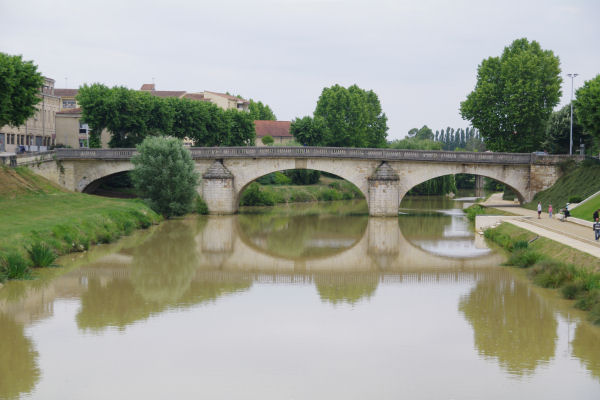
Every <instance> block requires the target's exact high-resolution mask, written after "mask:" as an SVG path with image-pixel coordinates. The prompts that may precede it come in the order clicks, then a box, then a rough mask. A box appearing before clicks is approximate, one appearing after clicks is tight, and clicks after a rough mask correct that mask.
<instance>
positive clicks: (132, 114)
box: [77, 83, 256, 147]
mask: <svg viewBox="0 0 600 400" xmlns="http://www.w3.org/2000/svg"><path fill="white" fill-rule="evenodd" d="M77 101H78V102H79V104H80V105H81V108H82V118H83V120H84V121H85V122H87V123H88V124H89V125H90V128H91V130H92V142H93V141H96V142H98V143H99V140H97V137H98V135H99V133H100V132H102V130H103V129H107V130H108V131H110V133H111V139H110V142H109V146H110V147H133V146H135V145H137V144H139V143H141V142H142V141H143V140H144V138H146V137H148V136H158V135H169V136H174V137H177V138H180V139H183V138H186V137H187V138H190V139H192V140H193V141H194V145H196V146H249V145H253V144H254V139H255V137H256V133H255V130H254V123H253V119H252V117H251V116H250V115H249V114H248V113H245V112H239V111H237V110H227V111H224V110H222V109H220V108H219V107H217V106H216V105H214V104H211V103H206V102H199V101H193V100H189V99H178V98H166V99H164V98H160V97H155V96H152V95H151V94H150V93H146V92H140V91H136V90H130V89H127V88H124V87H113V88H108V87H106V86H104V85H101V84H97V83H96V84H93V85H89V86H88V85H84V86H83V87H81V88H80V90H79V94H78V96H77Z"/></svg>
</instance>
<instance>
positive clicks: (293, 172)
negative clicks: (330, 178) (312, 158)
mask: <svg viewBox="0 0 600 400" xmlns="http://www.w3.org/2000/svg"><path fill="white" fill-rule="evenodd" d="M285 174H286V175H287V176H288V177H289V178H290V179H291V180H292V184H294V185H313V184H315V183H317V182H319V179H320V178H321V173H320V172H319V171H314V170H312V169H290V170H287V171H285Z"/></svg>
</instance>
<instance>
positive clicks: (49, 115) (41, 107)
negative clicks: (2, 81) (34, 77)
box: [0, 91, 60, 152]
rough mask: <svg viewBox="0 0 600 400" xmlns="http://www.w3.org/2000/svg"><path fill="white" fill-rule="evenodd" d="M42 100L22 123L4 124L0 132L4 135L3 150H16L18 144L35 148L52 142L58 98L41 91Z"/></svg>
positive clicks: (58, 106) (58, 103)
mask: <svg viewBox="0 0 600 400" xmlns="http://www.w3.org/2000/svg"><path fill="white" fill-rule="evenodd" d="M40 95H41V97H42V101H40V102H39V103H38V104H36V105H35V108H36V110H37V111H36V112H35V114H34V115H33V116H32V117H31V118H29V119H28V120H27V121H25V124H24V125H21V126H17V127H13V126H9V125H5V126H3V127H1V128H0V132H1V133H4V136H5V151H7V152H17V150H18V149H19V146H25V147H26V148H29V147H30V146H33V147H34V148H35V149H36V150H37V146H38V145H40V146H42V147H43V148H45V147H48V146H51V145H53V144H54V140H55V135H56V124H55V115H56V113H57V112H58V111H59V109H60V99H59V98H58V97H56V96H54V95H52V94H51V91H49V92H42V93H41V94H40Z"/></svg>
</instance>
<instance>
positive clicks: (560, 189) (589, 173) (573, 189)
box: [523, 159, 600, 219]
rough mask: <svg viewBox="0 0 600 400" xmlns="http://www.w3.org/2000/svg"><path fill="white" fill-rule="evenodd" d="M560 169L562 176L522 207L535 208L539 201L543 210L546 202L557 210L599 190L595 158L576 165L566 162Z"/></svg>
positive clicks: (599, 169) (599, 173)
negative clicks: (562, 172) (562, 171)
mask: <svg viewBox="0 0 600 400" xmlns="http://www.w3.org/2000/svg"><path fill="white" fill-rule="evenodd" d="M562 169H563V170H564V174H563V176H561V177H560V178H559V179H558V181H556V183H555V184H554V185H553V186H552V187H550V188H548V189H546V190H544V191H541V192H539V193H538V194H536V195H535V197H534V198H533V201H531V202H530V203H527V204H524V205H523V207H525V208H528V209H530V210H535V209H536V207H537V204H538V201H539V202H541V203H542V206H543V207H544V211H547V210H548V204H550V203H551V204H552V206H553V208H554V210H555V211H554V212H558V210H559V209H561V208H563V207H564V206H565V204H567V203H577V202H579V201H581V200H584V199H586V198H587V197H589V196H591V195H593V194H594V193H596V192H598V191H600V162H598V161H597V160H594V159H587V160H585V161H583V162H581V163H580V164H578V165H576V164H575V163H567V164H565V165H563V166H562ZM576 200H577V201H576ZM575 210H577V209H575ZM589 218H591V214H590V216H589ZM586 219H587V217H586Z"/></svg>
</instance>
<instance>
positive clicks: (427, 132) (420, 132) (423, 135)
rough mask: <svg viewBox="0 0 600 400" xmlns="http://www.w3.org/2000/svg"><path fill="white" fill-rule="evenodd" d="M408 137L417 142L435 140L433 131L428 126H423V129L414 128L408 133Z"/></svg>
mask: <svg viewBox="0 0 600 400" xmlns="http://www.w3.org/2000/svg"><path fill="white" fill-rule="evenodd" d="M408 137H414V138H415V139H417V140H433V139H435V135H434V133H433V131H432V130H431V129H430V128H429V127H428V126H427V125H423V127H422V128H421V129H417V128H412V129H411V130H409V131H408Z"/></svg>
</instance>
